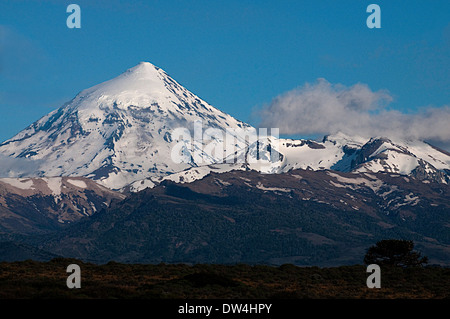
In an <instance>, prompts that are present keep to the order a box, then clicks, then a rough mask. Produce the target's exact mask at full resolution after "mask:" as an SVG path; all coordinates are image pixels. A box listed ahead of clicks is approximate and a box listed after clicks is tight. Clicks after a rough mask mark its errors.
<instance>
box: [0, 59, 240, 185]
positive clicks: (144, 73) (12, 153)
mask: <svg viewBox="0 0 450 319" xmlns="http://www.w3.org/2000/svg"><path fill="white" fill-rule="evenodd" d="M194 123H201V125H202V128H203V130H206V129H208V128H211V129H217V130H226V129H237V128H243V129H244V128H247V127H249V126H248V125H247V124H245V123H243V122H240V121H238V120H236V119H234V118H233V117H231V116H230V115H228V114H225V113H223V112H221V111H219V110H218V109H216V108H214V107H212V106H211V105H209V104H208V103H206V102H205V101H203V100H201V99H200V98H199V97H197V96H195V95H194V94H192V93H191V92H189V91H188V90H186V89H185V88H184V87H182V86H181V85H180V84H178V83H177V82H175V81H174V80H173V79H172V78H171V77H169V76H168V75H167V73H165V72H164V71H163V70H161V69H160V68H158V67H156V66H154V65H152V64H150V63H148V62H142V63H140V64H139V65H137V66H135V67H133V68H131V69H129V70H127V71H126V72H124V73H123V74H121V75H119V76H118V77H116V78H114V79H112V80H110V81H107V82H104V83H101V84H99V85H96V86H94V87H92V88H89V89H86V90H84V91H82V92H80V93H79V94H78V95H77V96H76V97H75V98H74V99H73V100H72V101H70V102H69V103H67V104H66V105H64V106H62V107H61V108H59V109H57V110H55V111H53V112H51V113H49V114H48V115H46V116H44V117H43V118H41V119H40V120H39V121H37V122H35V123H33V124H32V125H30V126H29V127H28V128H26V129H25V130H23V131H22V132H20V133H19V134H17V135H16V136H14V137H13V138H11V139H10V140H8V141H6V142H4V143H2V144H1V145H0V154H2V155H4V156H9V157H19V158H22V157H25V158H28V159H31V160H37V161H36V163H39V168H38V169H36V170H35V172H34V174H35V175H36V176H86V177H89V178H92V179H95V180H99V181H101V182H102V183H103V184H104V185H105V186H108V187H110V188H113V189H120V188H122V187H124V186H125V185H127V184H129V183H131V182H133V181H136V180H139V179H143V178H146V177H148V176H165V175H167V174H171V173H174V172H179V171H182V170H185V169H187V168H189V167H195V166H198V165H207V164H212V163H215V162H216V161H217V160H221V159H222V158H223V156H224V154H212V155H211V154H209V152H205V151H203V148H204V146H205V145H204V144H205V143H206V142H208V144H209V143H212V144H214V143H220V141H219V140H214V138H211V139H210V140H209V141H205V140H204V139H196V140H195V141H193V142H192V143H193V145H189V142H190V141H189V140H188V139H186V138H184V137H181V138H180V139H179V136H172V135H173V134H174V132H177V131H176V130H175V129H176V128H178V127H180V128H183V129H182V130H181V131H179V132H181V133H186V132H187V133H191V132H193V129H194ZM192 135H193V134H192ZM184 139H186V141H185V142H183V141H184ZM184 144H186V145H184ZM176 146H178V148H179V152H178V153H176V154H175V153H174V151H173V150H174V149H176ZM187 146H192V147H187ZM235 146H236V148H237V149H240V148H243V147H245V146H246V143H245V141H241V140H239V139H237V141H236V143H235ZM192 150H194V151H192ZM174 154H175V155H174ZM173 157H176V158H175V160H173ZM171 159H172V160H171ZM19 176H20V174H19Z"/></svg>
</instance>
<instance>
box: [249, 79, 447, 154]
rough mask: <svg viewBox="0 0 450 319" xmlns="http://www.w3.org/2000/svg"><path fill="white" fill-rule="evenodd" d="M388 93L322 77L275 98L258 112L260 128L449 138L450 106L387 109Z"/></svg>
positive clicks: (441, 140)
mask: <svg viewBox="0 0 450 319" xmlns="http://www.w3.org/2000/svg"><path fill="white" fill-rule="evenodd" d="M392 100H393V98H392V96H391V95H390V94H389V92H387V91H377V92H373V91H372V90H371V89H370V88H369V87H368V86H367V85H365V84H355V85H353V86H351V87H347V86H344V85H341V84H331V83H329V82H328V81H326V80H325V79H318V80H317V82H316V83H314V84H305V85H304V86H303V87H301V88H298V89H294V90H292V91H289V92H287V93H284V94H282V95H280V96H278V97H276V98H275V99H274V100H273V101H272V102H271V103H270V104H269V105H267V106H266V107H264V108H262V109H260V110H258V111H257V115H258V116H259V117H260V118H261V122H260V127H278V128H280V134H287V135H317V134H320V135H326V134H334V133H337V132H343V133H346V134H349V135H359V136H363V137H374V136H386V137H404V138H414V139H421V140H428V141H436V142H438V143H441V144H443V145H445V144H448V143H449V142H450V106H443V107H439V108H436V107H426V108H422V109H420V110H419V111H418V112H415V113H403V112H400V111H397V110H389V109H388V108H387V106H388V105H389V103H390V102H391V101H392Z"/></svg>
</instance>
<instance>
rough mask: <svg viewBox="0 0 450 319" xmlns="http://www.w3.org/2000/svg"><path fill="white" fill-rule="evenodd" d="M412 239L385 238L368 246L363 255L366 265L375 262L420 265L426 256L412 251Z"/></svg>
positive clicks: (424, 262) (426, 258)
mask: <svg viewBox="0 0 450 319" xmlns="http://www.w3.org/2000/svg"><path fill="white" fill-rule="evenodd" d="M413 249H414V243H413V242H412V240H398V239H386V240H381V241H379V242H377V244H376V245H375V246H372V247H370V248H369V249H368V250H367V253H366V255H365V256H364V263H365V264H366V265H370V264H377V265H379V266H381V265H390V266H399V267H416V266H417V267H420V266H423V265H424V264H426V263H428V257H426V256H424V257H421V255H420V253H419V252H416V251H413Z"/></svg>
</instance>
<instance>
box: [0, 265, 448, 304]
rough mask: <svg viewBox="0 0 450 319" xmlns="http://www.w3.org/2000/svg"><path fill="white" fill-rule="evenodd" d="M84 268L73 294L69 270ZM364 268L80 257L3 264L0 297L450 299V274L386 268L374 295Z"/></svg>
mask: <svg viewBox="0 0 450 319" xmlns="http://www.w3.org/2000/svg"><path fill="white" fill-rule="evenodd" d="M70 264H77V265H79V266H80V268H81V288H80V289H69V288H67V286H66V279H67V277H68V276H69V275H70V273H67V272H66V268H67V266H68V265H70ZM369 275H370V274H369V273H367V272H366V267H365V266H362V265H355V266H341V267H333V268H319V267H297V266H294V265H290V264H286V265H282V266H280V267H272V266H262V265H257V266H250V265H245V264H238V265H209V264H198V265H186V264H158V265H150V264H119V263H115V262H110V263H108V264H103V265H96V264H90V263H83V262H81V261H79V260H74V259H63V258H56V259H53V260H51V261H49V262H36V261H31V260H27V261H21V262H2V263H0V298H1V299H17V298H25V299H28V298H38V299H46V298H85V299H86V298H88V299H96V298H102V299H105V298H107V299H109V298H120V299H179V298H188V299H204V298H214V299H219V298H220V299H228V298H230V299H254V298H255V299H266V298H269V299H292V298H313V299H321V298H346V299H347V298H351V299H359V298H364V299H366V298H367V299H377V298H381V299H392V298H401V299H433V298H434V299H440V298H449V297H450V289H449V287H450V268H441V267H430V266H428V267H412V268H401V267H392V266H391V267H390V266H385V267H382V268H381V289H369V288H367V286H366V279H367V277H368V276H369Z"/></svg>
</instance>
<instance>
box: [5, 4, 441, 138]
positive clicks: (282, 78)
mask: <svg viewBox="0 0 450 319" xmlns="http://www.w3.org/2000/svg"><path fill="white" fill-rule="evenodd" d="M70 3H76V4H78V5H80V7H81V26H82V27H81V29H68V28H67V26H66V19H67V16H68V15H69V14H68V13H66V7H67V5H69V4H70ZM371 3H376V4H378V5H379V6H380V8H381V26H382V27H381V29H369V28H367V26H366V18H367V16H368V15H369V14H368V13H366V7H367V6H368V5H369V4H371ZM449 13H450V2H449V1H448V0H445V1H440V0H434V1H425V0H423V1H407V2H406V1H403V2H400V1H392V0H391V1H379V0H371V1H363V0H352V1H349V0H344V1H335V0H330V1H323V0H316V1H312V0H311V1H309V0H308V1H306V0H305V1H301V0H297V1H232V0H228V1H212V0H209V1H170V0H169V1H121V0H108V1H106V0H104V1H93V0H89V1H82V0H72V1H56V0H54V1H25V0H22V1H19V0H17V1H10V0H7V1H2V2H1V3H0V114H1V117H0V140H1V141H3V140H6V139H7V138H10V137H12V136H13V135H14V134H16V133H18V132H19V131H20V130H21V129H23V128H25V127H26V126H28V125H29V124H31V123H32V122H34V121H35V120H37V119H39V118H40V117H42V116H43V115H45V114H46V113H48V112H50V111H52V110H54V109H56V108H58V107H60V106H61V105H62V104H63V103H64V102H66V101H68V100H70V99H71V98H73V97H74V96H75V95H76V94H77V93H78V92H79V91H81V90H82V89H85V88H88V87H90V86H93V85H95V84H98V83H100V82H103V81H106V80H109V79H111V78H113V77H115V76H117V75H119V74H120V73H121V72H123V71H125V70H126V69H128V68H130V67H133V66H134V65H136V64H137V63H139V62H140V61H149V62H152V63H153V64H155V65H157V66H159V67H161V68H162V69H164V70H165V71H166V72H167V73H168V74H169V75H171V76H172V77H173V78H174V79H175V80H177V81H178V82H179V83H180V84H182V85H183V86H185V87H186V88H187V89H189V90H190V91H192V92H193V93H195V94H196V95H198V96H200V97H201V98H202V99H204V100H206V101H207V102H209V103H210V104H212V105H213V106H215V107H217V108H219V109H221V110H222V111H224V112H227V113H229V114H231V115H233V116H234V117H236V118H238V119H240V120H243V121H247V122H250V124H255V123H253V122H254V121H255V117H254V112H255V109H256V110H257V109H260V108H262V107H264V106H266V105H268V104H270V103H271V101H272V99H274V98H275V97H277V96H279V95H280V94H283V93H285V92H288V91H291V90H293V89H295V88H298V87H302V86H303V85H305V83H314V82H316V81H317V79H319V78H323V79H326V81H328V82H329V83H331V84H332V85H337V84H342V85H343V86H345V87H347V88H351V87H352V86H354V85H355V84H357V83H362V84H365V85H367V86H368V88H370V90H371V91H372V92H378V91H380V90H386V91H387V92H389V96H391V97H392V101H391V102H390V103H389V106H388V107H389V108H390V109H393V110H396V111H398V112H401V113H405V114H410V113H415V112H418V110H419V109H421V108H424V107H433V108H442V107H445V106H446V105H447V106H448V105H450V94H449V92H450V77H449V71H450V18H449V17H450V16H449ZM266 113H267V112H266ZM303 133H304V132H303ZM304 134H306V133H304ZM449 138H450V134H449Z"/></svg>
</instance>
